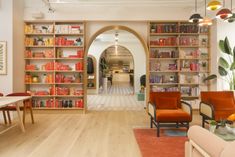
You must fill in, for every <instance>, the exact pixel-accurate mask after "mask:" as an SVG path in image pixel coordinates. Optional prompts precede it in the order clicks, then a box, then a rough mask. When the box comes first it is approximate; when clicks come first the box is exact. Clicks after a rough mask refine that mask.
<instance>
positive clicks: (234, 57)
mask: <svg viewBox="0 0 235 157" xmlns="http://www.w3.org/2000/svg"><path fill="white" fill-rule="evenodd" d="M233 62H235V46H234V48H233Z"/></svg>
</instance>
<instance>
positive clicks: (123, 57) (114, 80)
mask: <svg viewBox="0 0 235 157" xmlns="http://www.w3.org/2000/svg"><path fill="white" fill-rule="evenodd" d="M98 71H99V81H98V82H99V91H98V92H99V94H108V95H133V94H134V86H135V83H134V57H133V55H132V53H131V51H130V50H129V49H127V48H126V47H124V46H121V45H112V46H110V47H108V48H106V49H105V50H104V51H103V52H102V54H101V56H100V58H99V70H98ZM103 76H105V77H103Z"/></svg>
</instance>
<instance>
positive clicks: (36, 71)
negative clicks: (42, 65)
mask: <svg viewBox="0 0 235 157" xmlns="http://www.w3.org/2000/svg"><path fill="white" fill-rule="evenodd" d="M25 72H34V73H51V72H54V70H25Z"/></svg>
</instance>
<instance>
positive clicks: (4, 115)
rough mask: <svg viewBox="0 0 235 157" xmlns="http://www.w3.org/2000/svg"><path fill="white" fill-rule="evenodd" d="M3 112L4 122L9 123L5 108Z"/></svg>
mask: <svg viewBox="0 0 235 157" xmlns="http://www.w3.org/2000/svg"><path fill="white" fill-rule="evenodd" d="M2 114H3V119H4V123H5V124H7V117H6V112H5V111H4V110H3V111H2Z"/></svg>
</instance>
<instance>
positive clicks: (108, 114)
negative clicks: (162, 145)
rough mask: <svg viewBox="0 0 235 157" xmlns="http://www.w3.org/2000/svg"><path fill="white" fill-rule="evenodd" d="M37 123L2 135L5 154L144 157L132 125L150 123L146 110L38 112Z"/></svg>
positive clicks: (8, 156) (2, 153)
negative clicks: (22, 129) (22, 131)
mask: <svg viewBox="0 0 235 157" xmlns="http://www.w3.org/2000/svg"><path fill="white" fill-rule="evenodd" d="M35 120H36V123H35V124H30V122H28V123H27V124H26V133H24V134H23V133H21V131H20V128H19V127H18V126H16V127H14V128H12V129H11V130H9V131H8V132H5V133H4V134H2V135H0V156H1V157H140V156H141V155H140V151H139V148H138V145H137V143H136V140H135V137H134V134H133V131H132V128H133V127H138V126H146V127H147V125H148V118H147V115H146V114H145V111H92V112H89V113H87V114H85V115H83V114H78V115H77V114H35Z"/></svg>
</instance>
